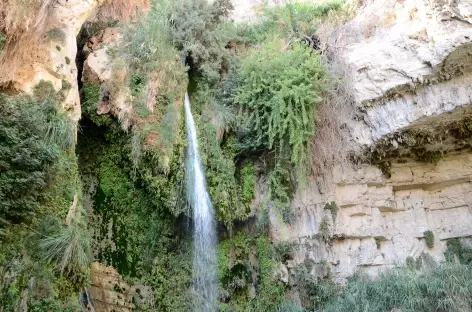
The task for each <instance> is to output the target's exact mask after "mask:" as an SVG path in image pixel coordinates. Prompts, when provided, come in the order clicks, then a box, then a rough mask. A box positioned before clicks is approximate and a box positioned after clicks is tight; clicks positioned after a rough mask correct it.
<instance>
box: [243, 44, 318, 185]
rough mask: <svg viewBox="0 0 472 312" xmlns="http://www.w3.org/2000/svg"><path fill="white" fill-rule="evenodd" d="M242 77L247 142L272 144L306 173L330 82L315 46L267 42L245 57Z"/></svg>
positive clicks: (299, 173) (299, 174)
mask: <svg viewBox="0 0 472 312" xmlns="http://www.w3.org/2000/svg"><path fill="white" fill-rule="evenodd" d="M240 81H241V85H240V87H239V89H238V92H237V95H236V101H237V102H238V103H239V104H240V105H241V106H242V107H243V110H244V127H245V128H246V129H248V134H247V136H246V138H245V146H246V148H248V149H249V148H250V149H261V148H262V149H268V150H274V152H275V157H276V159H287V160H288V161H289V162H290V164H291V165H292V166H293V167H294V169H295V173H296V176H297V177H298V178H299V179H303V177H305V176H306V168H307V160H308V141H309V139H310V138H311V137H312V136H313V135H314V133H315V124H316V105H317V104H318V103H320V102H321V101H322V100H323V98H322V95H323V92H324V91H325V90H326V86H327V77H326V76H325V73H324V70H323V67H322V66H321V64H320V63H319V62H318V57H317V54H316V52H313V51H311V50H310V49H309V48H307V47H306V46H305V45H303V44H298V43H294V44H293V47H291V48H290V47H284V46H283V45H282V43H281V42H277V41H271V42H269V43H265V44H263V45H262V46H261V47H260V48H258V49H255V50H254V51H251V53H249V54H248V56H247V57H246V58H245V59H244V61H243V62H242V66H241V72H240ZM276 162H280V160H276Z"/></svg>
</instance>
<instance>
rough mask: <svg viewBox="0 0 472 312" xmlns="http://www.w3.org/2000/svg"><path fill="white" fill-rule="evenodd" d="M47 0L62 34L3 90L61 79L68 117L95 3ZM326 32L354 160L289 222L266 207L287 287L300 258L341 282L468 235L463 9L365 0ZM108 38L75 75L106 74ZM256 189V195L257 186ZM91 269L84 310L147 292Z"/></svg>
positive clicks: (122, 304)
mask: <svg viewBox="0 0 472 312" xmlns="http://www.w3.org/2000/svg"><path fill="white" fill-rule="evenodd" d="M56 2H57V3H56V4H55V6H54V7H53V9H52V11H51V16H53V17H54V19H52V21H53V22H52V25H50V31H53V30H54V29H56V28H57V29H61V31H62V34H61V35H60V36H56V37H54V36H52V37H51V38H50V40H47V41H45V42H42V43H41V45H40V46H38V47H36V48H37V50H38V51H39V52H38V55H39V56H40V57H38V58H31V62H30V63H25V64H23V65H22V66H21V67H20V68H19V70H18V72H16V73H15V75H12V76H11V77H10V80H9V81H8V86H9V87H8V88H11V89H13V90H15V91H25V92H31V90H32V88H33V87H34V86H35V85H36V84H37V83H38V82H39V81H41V80H46V81H51V82H52V84H53V86H54V87H55V89H56V90H60V89H63V88H64V85H65V84H68V85H69V87H68V89H67V94H66V96H65V100H64V103H62V104H63V105H62V107H63V108H64V110H65V111H67V112H68V113H69V115H68V116H69V117H70V118H71V120H73V121H74V122H75V123H77V122H78V120H79V119H80V115H81V112H80V111H81V106H80V98H79V90H78V81H77V76H78V75H77V71H78V69H77V66H76V63H75V59H76V56H77V38H76V37H77V35H78V33H79V31H80V28H81V27H82V25H83V23H84V22H85V21H86V20H88V19H90V18H91V17H92V16H93V15H94V12H95V10H96V8H97V7H98V6H99V4H100V2H101V1H80V0H76V1H66V2H63V1H62V2H61V1H56ZM282 2H283V1H271V2H270V3H271V5H277V4H280V3H282ZM259 4H260V3H259V2H258V1H240V0H235V1H234V5H235V12H234V15H233V18H234V20H235V21H241V20H248V19H249V20H252V19H256V18H257V12H256V13H254V11H255V10H256V9H257V7H258V5H259ZM336 34H337V35H336V36H332V37H329V38H328V40H327V42H324V43H325V44H326V46H327V49H328V51H332V53H333V55H335V56H336V57H337V58H339V59H340V60H342V64H344V66H345V70H346V73H347V74H346V81H345V84H347V85H349V87H350V88H349V89H350V90H351V91H352V94H351V95H352V98H353V99H354V104H355V107H354V111H355V112H356V113H355V116H353V118H352V119H349V120H345V123H346V124H347V126H348V128H349V129H350V130H351V131H350V137H351V139H352V141H353V143H354V144H355V145H357V146H358V147H359V150H360V151H361V152H360V153H361V154H362V157H360V159H361V160H360V161H359V163H358V164H356V165H354V166H336V167H335V168H334V169H333V171H332V173H331V174H330V175H329V176H328V177H326V179H325V180H326V183H315V182H312V183H308V185H307V186H306V187H305V188H303V189H301V190H299V191H298V193H297V194H296V195H295V198H294V200H293V203H292V207H291V208H292V209H291V211H292V215H293V216H292V218H290V219H291V220H290V222H286V221H284V220H283V218H282V216H280V215H279V214H278V213H277V212H276V211H275V210H274V211H270V213H269V223H270V234H271V236H272V240H273V242H275V243H277V242H281V241H289V242H293V243H294V244H295V248H294V255H293V259H291V260H288V261H287V263H286V264H281V265H280V269H279V272H278V273H279V276H280V278H281V280H282V281H284V282H286V283H290V282H291V275H292V274H294V270H292V269H293V268H295V267H296V266H297V265H298V264H301V263H306V262H309V263H311V264H314V265H313V266H312V268H313V269H312V272H311V273H312V274H314V275H316V276H320V277H324V276H327V275H330V274H331V275H332V277H333V278H334V279H335V280H336V281H338V282H344V281H345V279H346V278H347V277H349V276H351V275H352V274H354V273H355V272H357V271H363V272H366V273H368V274H371V275H376V274H378V273H379V272H380V271H382V270H385V269H388V268H391V267H394V266H396V265H399V264H403V263H405V262H406V261H407V259H408V258H409V257H411V258H412V259H417V258H418V257H422V258H428V256H425V255H429V256H430V257H432V258H433V259H434V260H436V261H442V260H443V252H444V250H445V245H446V241H447V240H448V239H450V238H461V239H463V240H464V241H468V240H470V237H471V236H472V211H471V208H472V185H471V183H472V180H471V179H472V178H471V176H472V153H471V149H470V139H471V137H472V114H471V109H470V107H471V106H470V105H471V104H472V5H471V4H470V3H469V1H467V0H455V1H443V0H399V1H391V0H377V1H366V2H365V3H362V4H360V5H359V8H358V10H357V11H356V14H355V16H354V18H353V19H352V20H350V21H349V22H347V23H345V24H344V25H343V26H342V28H341V30H340V31H339V32H337V33H336ZM97 38H98V39H97ZM119 38H120V35H119V31H116V29H114V28H107V29H105V30H103V31H102V32H100V34H99V35H98V36H96V37H95V39H96V40H95V39H94V38H91V39H90V40H89V42H88V43H87V45H86V47H85V50H87V51H85V52H87V53H88V57H87V58H86V59H85V62H84V72H83V79H84V80H86V81H88V82H90V81H92V80H94V81H95V82H97V83H98V84H100V83H103V82H105V81H107V80H109V79H110V78H111V77H112V70H111V69H112V66H113V65H112V62H111V60H110V57H109V51H108V48H107V42H114V43H116V42H117V41H119ZM94 40H95V41H94ZM87 53H84V54H87ZM121 91H122V93H123V94H121V96H122V97H123V98H126V96H127V94H126V93H127V90H121ZM108 96H109V95H108V94H106V92H102V90H100V99H99V102H98V104H97V107H98V111H97V114H98V115H102V114H108V113H109V112H111V114H112V115H114V116H115V117H116V116H118V117H119V116H120V114H122V115H126V113H127V112H128V110H129V109H130V108H129V107H128V106H126V105H124V103H125V102H126V101H124V100H123V101H122V103H123V105H121V106H120V105H115V106H110V105H109V103H108V102H107V100H108ZM118 102H120V101H118ZM120 103H121V102H120ZM82 104H83V103H82ZM125 128H128V127H125ZM258 187H259V189H258V190H257V191H258V192H257V193H258V194H256V198H257V197H258V196H260V195H261V194H262V193H264V188H265V185H264V181H261V183H259V185H258ZM71 205H72V206H73V203H71ZM425 233H426V234H425ZM431 234H432V235H431ZM426 236H428V239H427V238H426ZM431 240H432V242H433V243H432V244H431ZM428 245H429V246H428ZM91 275H92V276H91V281H92V285H91V289H90V291H89V297H90V300H91V301H92V303H93V304H94V306H95V311H112V310H117V311H118V310H119V311H130V310H131V309H132V306H133V304H132V298H133V297H135V295H136V293H139V292H141V293H143V292H144V293H145V292H147V291H149V290H148V289H144V288H143V289H144V290H143V289H139V292H138V291H137V290H136V289H138V287H137V286H130V285H128V284H127V283H125V281H124V280H123V279H122V278H121V277H120V276H119V274H118V272H116V271H115V270H114V269H113V268H110V267H105V266H104V265H102V264H98V263H94V264H93V265H92V268H91ZM117 287H118V288H119V289H117ZM149 292H151V291H149Z"/></svg>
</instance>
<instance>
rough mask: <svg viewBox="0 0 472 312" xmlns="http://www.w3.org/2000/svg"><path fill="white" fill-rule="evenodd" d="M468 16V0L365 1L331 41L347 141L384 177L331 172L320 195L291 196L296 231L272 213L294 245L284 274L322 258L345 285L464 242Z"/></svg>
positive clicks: (278, 235) (467, 219)
mask: <svg viewBox="0 0 472 312" xmlns="http://www.w3.org/2000/svg"><path fill="white" fill-rule="evenodd" d="M471 14H472V7H471V5H470V3H469V2H468V1H452V2H450V1H449V2H446V1H442V0H431V1H422V0H419V1H415V0H406V1H368V2H364V4H363V5H362V6H361V7H359V9H358V10H357V12H356V16H355V17H354V18H353V19H352V20H351V21H349V22H347V23H346V24H345V25H344V26H343V28H342V30H341V32H340V33H338V35H337V36H333V37H330V38H329V39H328V41H327V46H328V50H330V49H331V51H333V53H334V54H336V56H338V57H340V58H341V59H342V60H343V62H344V63H345V64H346V66H347V71H348V75H347V76H348V77H350V79H349V80H350V81H346V83H349V84H350V85H351V86H352V90H353V94H352V95H353V97H354V99H355V106H356V110H357V111H358V113H357V118H356V119H357V120H358V121H354V120H351V121H349V122H348V123H349V124H350V126H351V130H352V131H351V135H352V140H353V141H354V142H356V143H357V145H358V146H361V147H362V148H366V149H367V150H368V151H369V152H368V153H367V154H369V155H370V152H373V153H374V154H375V155H376V157H374V158H375V159H376V160H380V161H379V162H376V161H373V162H372V163H377V164H383V165H385V167H388V168H385V167H383V166H382V165H380V168H382V171H383V172H382V171H381V170H380V169H379V168H378V167H375V166H372V165H369V164H366V161H364V162H363V164H362V165H360V166H358V167H357V168H355V169H352V168H346V167H344V168H343V167H338V168H335V170H334V171H333V176H332V180H331V181H330V183H328V185H327V187H321V186H320V185H318V184H316V183H311V184H310V185H308V186H307V187H306V189H305V190H302V191H300V192H299V193H298V195H297V196H296V199H295V200H294V202H293V205H292V207H293V209H294V213H295V216H296V217H295V220H294V221H293V222H292V224H290V225H287V224H284V223H283V222H282V221H281V218H280V217H279V216H277V214H275V213H272V214H271V219H270V220H271V226H272V235H273V238H274V239H275V240H276V241H278V240H290V241H294V242H296V243H297V246H298V247H297V248H296V249H297V252H296V257H295V259H294V260H293V261H290V262H289V264H288V266H289V267H294V266H295V265H296V264H297V263H302V262H304V261H310V262H312V263H322V262H323V261H324V260H328V262H329V263H330V267H331V270H332V273H333V275H334V277H335V279H336V280H338V281H340V282H342V281H343V280H344V279H345V278H346V277H348V276H350V275H352V274H353V273H355V272H356V271H358V270H361V271H365V272H367V273H369V274H374V275H375V274H377V273H378V272H379V271H381V270H383V269H386V268H389V267H393V266H395V265H399V264H403V263H404V262H405V261H406V259H407V258H408V257H412V258H417V257H419V256H421V254H422V253H427V254H430V255H431V256H432V257H433V258H434V259H435V260H437V261H442V260H443V255H442V254H443V251H444V248H445V240H447V239H449V238H464V239H469V238H470V236H471V235H472V227H471V226H472V214H471V210H470V209H471V208H472V206H471V204H472V198H471V197H470V194H471V191H472V184H471V182H472V181H471V179H470V176H471V172H470V166H471V164H472V162H471V161H472V154H471V152H470V137H469V136H468V130H466V129H468V124H467V123H468V118H470V105H471V104H472V89H471V82H472V67H471V64H472V58H471V57H472V24H471V20H470V19H471V16H472V15H471ZM438 132H440V135H434V134H432V133H436V134H438ZM405 133H406V134H408V135H409V136H405ZM425 133H431V134H432V136H431V137H428V136H426V137H427V139H426V142H425V141H423V140H421V139H419V138H418V137H416V138H415V137H414V136H415V135H417V136H422V135H424V134H425ZM457 133H461V135H457ZM466 133H467V134H466ZM411 138H413V139H412V140H409V139H411ZM385 150H387V152H385ZM432 155H436V157H432ZM367 158H368V159H369V157H367ZM368 162H369V161H367V163H368ZM333 207H334V208H333ZM426 231H432V233H433V234H434V247H432V248H428V247H427V245H426V242H425V235H424V233H425V232H426ZM316 271H317V266H316V265H315V266H314V269H313V272H312V273H313V274H317V275H323V274H324V273H323V272H324V269H323V268H320V267H319V266H318V272H316Z"/></svg>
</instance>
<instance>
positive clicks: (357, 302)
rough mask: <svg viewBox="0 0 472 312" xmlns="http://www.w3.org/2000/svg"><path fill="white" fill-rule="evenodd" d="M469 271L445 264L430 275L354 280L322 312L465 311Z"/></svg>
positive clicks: (397, 273) (402, 273)
mask: <svg viewBox="0 0 472 312" xmlns="http://www.w3.org/2000/svg"><path fill="white" fill-rule="evenodd" d="M471 278H472V268H471V267H470V266H467V265H461V264H454V263H446V264H443V265H441V266H439V267H438V268H435V269H433V270H431V271H421V270H420V271H417V270H414V269H409V268H399V269H394V270H392V271H391V272H389V273H386V274H382V275H381V276H379V277H378V278H377V279H375V280H371V279H369V278H367V277H363V276H356V277H354V278H353V279H351V280H350V281H349V284H348V286H347V288H346V290H345V293H344V294H343V295H342V296H341V297H339V298H336V299H333V301H332V302H331V303H329V304H328V305H327V306H325V308H324V309H323V311H327V312H329V311H359V310H362V311H391V310H392V309H394V308H397V309H400V310H401V311H418V312H419V311H424V312H427V311H428V312H429V311H444V312H446V311H457V312H459V311H467V309H468V307H470V305H471V304H472V301H471V298H472V297H471V295H472V287H471V284H470V279H471Z"/></svg>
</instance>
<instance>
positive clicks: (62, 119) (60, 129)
mask: <svg viewBox="0 0 472 312" xmlns="http://www.w3.org/2000/svg"><path fill="white" fill-rule="evenodd" d="M76 132H77V131H76V127H75V125H74V123H73V122H72V121H71V120H70V118H68V117H67V115H65V114H64V113H60V112H57V113H56V114H54V115H53V116H52V117H51V119H50V120H49V122H48V126H47V131H46V138H47V140H48V142H50V144H57V145H58V146H59V147H61V148H62V149H64V150H68V149H71V148H72V147H73V146H74V144H75V134H76Z"/></svg>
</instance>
